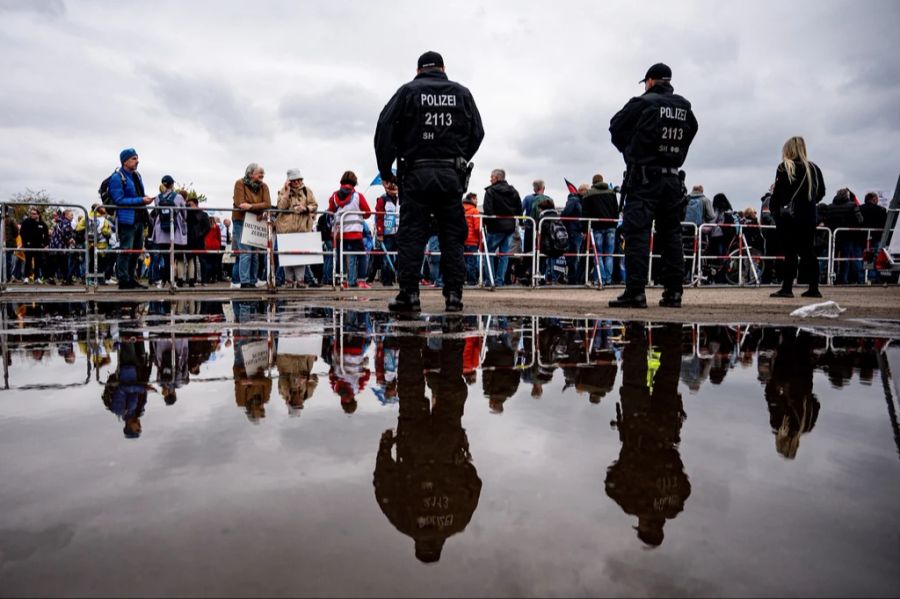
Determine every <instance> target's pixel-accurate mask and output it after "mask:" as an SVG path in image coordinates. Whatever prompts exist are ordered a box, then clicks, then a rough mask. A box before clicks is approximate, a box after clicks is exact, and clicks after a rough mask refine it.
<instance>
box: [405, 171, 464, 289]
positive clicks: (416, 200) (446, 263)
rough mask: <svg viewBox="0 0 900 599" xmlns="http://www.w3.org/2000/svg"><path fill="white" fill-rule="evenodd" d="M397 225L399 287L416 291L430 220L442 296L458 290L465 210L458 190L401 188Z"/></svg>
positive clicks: (461, 266) (460, 277) (462, 264)
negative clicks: (435, 239)
mask: <svg viewBox="0 0 900 599" xmlns="http://www.w3.org/2000/svg"><path fill="white" fill-rule="evenodd" d="M401 193H402V195H401V196H400V226H399V228H398V229H397V262H398V264H397V267H398V269H399V273H400V288H401V289H404V290H406V291H418V289H419V278H420V273H421V270H422V260H423V259H424V257H425V244H426V243H427V242H428V237H429V236H430V232H431V220H432V216H433V217H434V220H435V222H436V223H437V229H438V230H437V234H438V240H439V241H440V244H441V275H442V277H443V279H444V295H445V296H446V295H447V293H449V292H450V291H454V290H455V291H458V292H462V288H463V284H464V283H465V281H466V262H465V258H464V256H463V243H464V242H465V240H466V235H467V233H468V228H467V227H466V216H465V210H464V209H463V205H462V198H461V196H460V194H459V193H456V192H452V193H447V192H439V193H438V192H427V193H426V192H421V191H406V190H405V189H403V188H402V187H401Z"/></svg>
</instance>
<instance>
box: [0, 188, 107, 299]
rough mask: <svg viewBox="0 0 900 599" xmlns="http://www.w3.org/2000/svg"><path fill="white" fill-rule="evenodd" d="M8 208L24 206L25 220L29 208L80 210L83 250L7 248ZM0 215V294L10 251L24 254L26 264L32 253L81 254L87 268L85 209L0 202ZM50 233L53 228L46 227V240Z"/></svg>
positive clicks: (74, 206)
mask: <svg viewBox="0 0 900 599" xmlns="http://www.w3.org/2000/svg"><path fill="white" fill-rule="evenodd" d="M10 206H25V207H26V208H27V210H26V218H29V217H28V212H29V211H30V210H31V208H37V209H38V211H41V209H42V208H44V207H48V208H62V209H63V211H64V212H65V211H67V210H80V211H81V212H83V213H84V217H83V218H84V219H85V244H84V245H85V247H84V248H50V247H46V248H26V247H21V248H18V247H17V248H15V249H13V248H7V247H6V241H7V240H6V222H5V221H6V218H7V214H6V213H7V210H8V209H9V207H10ZM0 214H2V215H3V220H4V222H3V226H2V227H0V292H2V291H6V288H7V283H8V282H9V275H10V273H8V272H6V271H7V264H6V261H7V254H8V253H9V252H10V251H12V252H14V253H18V252H22V253H23V254H25V261H26V263H27V261H28V255H29V254H33V253H38V254H41V253H47V254H51V255H52V254H70V253H75V252H83V253H84V263H85V269H87V268H88V264H89V260H88V243H87V236H88V233H87V223H89V222H91V221H90V220H89V219H88V211H87V208H85V207H84V206H79V205H77V204H65V203H52V204H35V203H33V202H0ZM44 224H45V225H47V223H44ZM52 232H53V226H52V225H47V236H48V238H49V237H50V236H51V235H52ZM72 232H73V235H74V232H75V227H74V226H73V227H72ZM24 266H25V265H23V268H24ZM41 274H44V273H41ZM23 276H24V271H23ZM87 280H88V279H87V273H86V275H85V282H87ZM87 287H89V285H87V284H86V285H85V289H87Z"/></svg>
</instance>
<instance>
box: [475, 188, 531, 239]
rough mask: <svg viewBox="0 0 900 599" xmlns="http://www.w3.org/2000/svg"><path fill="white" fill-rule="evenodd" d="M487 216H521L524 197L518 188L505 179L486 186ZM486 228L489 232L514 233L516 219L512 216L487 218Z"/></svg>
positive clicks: (485, 209) (485, 205)
mask: <svg viewBox="0 0 900 599" xmlns="http://www.w3.org/2000/svg"><path fill="white" fill-rule="evenodd" d="M484 190H485V193H484V213H483V214H484V215H485V216H519V215H520V214H522V198H520V197H519V192H518V191H516V188H515V187H513V186H512V185H510V184H509V183H507V182H506V181H505V180H504V181H497V182H496V183H494V184H493V185H490V186H488V187H485V188H484ZM484 228H485V229H486V230H487V232H488V233H512V232H513V231H514V230H515V228H516V221H515V219H512V218H489V219H485V223H484Z"/></svg>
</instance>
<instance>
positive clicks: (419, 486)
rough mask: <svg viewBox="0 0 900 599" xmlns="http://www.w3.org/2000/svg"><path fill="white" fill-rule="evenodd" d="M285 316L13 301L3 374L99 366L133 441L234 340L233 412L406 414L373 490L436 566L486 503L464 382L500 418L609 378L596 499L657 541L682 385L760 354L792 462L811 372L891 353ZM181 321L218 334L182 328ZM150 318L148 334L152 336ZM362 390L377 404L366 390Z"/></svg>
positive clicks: (865, 344)
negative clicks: (550, 392)
mask: <svg viewBox="0 0 900 599" xmlns="http://www.w3.org/2000/svg"><path fill="white" fill-rule="evenodd" d="M226 309H230V311H231V312H232V313H233V324H229V325H228V326H227V328H226V327H223V326H222V325H221V324H216V323H221V322H226V321H229V320H231V318H230V317H227V316H226V311H227V310H226ZM283 309H285V306H284V305H283V304H279V303H266V302H262V301H233V302H231V303H229V304H223V303H222V302H212V301H210V302H206V301H189V300H184V301H172V302H150V303H143V304H132V305H129V304H116V305H111V304H99V303H98V304H96V305H95V304H84V303H72V304H37V303H30V304H6V305H5V311H4V316H5V318H6V323H5V325H6V330H7V333H8V334H7V335H5V336H4V337H3V342H4V354H5V359H6V361H5V369H4V372H5V373H6V374H7V375H8V372H9V370H10V367H11V366H12V365H13V364H14V358H15V360H18V361H29V360H30V361H32V362H45V361H47V362H49V361H50V360H51V358H49V357H48V356H52V355H53V354H54V352H55V353H56V354H58V355H59V356H60V357H61V358H62V359H63V361H64V362H65V363H74V362H76V361H77V356H78V355H82V356H85V357H86V358H87V359H86V360H85V361H86V363H87V364H88V378H89V379H90V374H91V369H92V368H93V370H94V372H95V378H96V379H97V380H98V381H100V382H101V383H102V384H103V391H102V400H103V404H104V406H105V407H106V408H107V409H108V410H109V411H110V412H112V413H113V414H115V415H116V416H117V417H118V419H119V420H120V421H121V422H122V423H123V433H124V435H125V437H127V438H136V437H139V436H140V435H141V432H142V428H141V417H142V415H143V414H144V411H145V410H146V409H147V404H148V397H152V395H154V394H156V395H159V396H160V397H161V398H162V400H163V403H164V404H165V405H173V404H175V403H176V402H177V401H178V399H179V395H182V394H184V389H185V388H186V387H187V386H188V385H190V384H192V383H197V382H199V381H208V380H214V381H224V380H227V378H228V377H227V376H226V377H224V378H221V377H220V378H209V377H206V378H204V377H203V376H201V367H202V366H203V365H204V364H206V363H207V362H209V361H211V360H215V359H222V358H224V357H225V354H226V350H227V349H228V348H229V347H231V348H232V349H233V365H232V369H231V377H230V378H231V379H232V382H233V385H234V400H235V404H236V406H237V407H238V408H239V409H240V410H241V411H242V412H243V413H244V414H245V415H246V417H247V419H248V420H249V421H250V422H252V423H260V422H261V421H262V420H263V419H264V418H266V416H267V414H266V408H267V406H268V405H269V401H270V399H271V396H272V393H273V390H275V389H277V393H278V395H279V396H280V398H281V400H282V401H283V402H284V404H285V407H286V412H287V414H289V415H290V416H299V415H300V414H301V413H302V410H303V409H304V406H305V404H306V402H307V401H308V400H310V399H311V398H312V397H313V396H314V394H315V392H316V390H317V389H319V388H320V382H324V379H325V377H326V376H327V385H328V387H329V388H330V390H331V391H332V392H333V393H334V395H335V396H337V399H338V402H337V403H339V404H340V408H341V409H342V410H343V412H345V413H346V414H347V415H351V414H353V413H354V412H356V411H357V408H358V406H359V404H360V402H361V401H367V400H368V399H373V400H374V402H375V403H377V404H380V405H382V406H388V405H391V404H399V410H398V422H397V427H396V429H392V430H388V431H385V432H384V434H383V435H382V438H381V442H380V445H379V449H378V454H377V460H376V466H375V472H374V490H375V498H376V500H377V502H378V504H379V507H380V508H381V510H382V511H383V512H384V514H385V516H386V517H387V518H388V520H389V521H390V522H391V523H392V524H393V525H394V526H395V527H396V528H397V529H398V530H399V531H400V532H402V533H403V534H405V535H407V536H409V537H411V538H412V540H413V542H414V546H415V554H416V556H417V558H418V559H420V560H422V561H425V562H430V561H436V560H438V559H439V558H440V555H441V551H442V548H443V546H444V543H445V541H446V540H447V539H448V538H449V537H450V536H452V535H453V534H456V533H458V532H460V531H462V530H463V529H464V528H465V527H466V525H467V524H468V522H469V521H470V519H471V517H472V514H473V513H474V511H475V509H476V507H477V504H478V499H479V496H480V491H481V480H480V479H479V477H478V475H477V472H476V470H475V466H474V464H473V462H472V456H471V453H470V450H469V444H468V438H467V436H466V432H465V429H463V427H462V416H463V409H464V405H465V402H466V399H467V396H468V394H469V388H478V387H479V385H478V383H479V381H478V377H479V374H478V371H479V370H480V371H481V375H480V376H481V381H480V383H481V384H480V392H479V393H476V394H475V395H476V397H481V398H483V399H482V400H481V401H486V404H487V405H486V406H484V404H482V405H483V406H484V407H486V408H487V409H489V410H490V411H491V412H493V413H496V414H500V413H502V412H504V410H507V409H510V405H509V400H510V399H511V398H513V397H514V396H515V395H516V394H517V393H519V391H520V389H522V390H527V392H528V393H529V394H530V396H531V397H533V398H535V399H537V398H541V397H542V396H543V395H544V393H545V388H546V387H547V385H549V384H550V383H551V382H552V381H554V379H556V382H557V383H558V382H560V375H561V383H562V390H563V392H565V391H567V390H570V389H572V390H574V392H575V393H576V394H577V395H579V396H582V397H585V398H586V399H587V400H588V402H589V403H590V404H599V403H601V402H602V401H604V398H607V396H610V395H612V394H613V391H614V388H615V385H616V381H617V380H619V381H620V383H619V394H618V397H617V398H614V399H612V400H610V399H606V400H605V401H615V419H614V420H613V422H612V423H611V424H612V426H613V428H614V429H615V430H616V431H617V433H618V435H619V440H620V443H621V447H620V451H619V455H618V458H617V459H616V460H615V461H614V462H613V463H612V464H611V465H610V466H609V467H608V470H607V474H606V479H605V490H606V493H607V495H608V496H609V498H610V499H611V500H613V501H614V502H615V503H616V504H618V505H619V506H620V508H621V509H622V511H624V512H625V513H626V514H628V515H629V516H632V517H636V518H637V526H636V527H635V529H636V531H637V536H638V538H639V539H640V540H641V541H642V542H644V543H645V544H647V545H649V546H656V545H659V544H661V543H662V542H663V539H664V526H665V524H666V522H667V521H668V520H671V519H673V518H675V517H676V516H677V515H678V514H679V513H680V512H681V511H682V510H683V509H684V507H685V503H686V502H687V500H688V498H689V497H690V495H691V483H690V480H689V477H688V474H687V473H686V469H685V465H684V464H683V462H682V459H681V455H680V448H679V445H680V440H681V429H682V425H683V422H684V421H685V419H686V418H687V414H686V413H685V410H684V405H683V401H682V396H681V393H679V382H680V383H683V384H684V388H685V389H686V390H687V391H688V392H690V393H695V392H697V391H698V390H699V389H700V388H701V386H703V385H704V384H705V383H709V384H711V385H713V386H716V385H721V384H722V383H723V382H724V380H725V379H726V377H727V376H728V373H729V372H730V371H731V370H732V369H736V368H740V369H748V368H753V366H754V362H755V366H756V378H757V380H758V382H759V384H760V386H761V387H762V392H761V395H762V397H763V398H764V399H765V401H766V405H767V408H768V415H769V424H770V427H771V431H772V435H773V437H774V445H775V450H776V451H777V452H778V454H779V455H781V456H782V457H784V458H786V459H794V458H796V457H797V455H798V451H799V446H800V441H801V438H802V436H803V435H805V434H807V433H810V432H811V431H812V430H813V429H814V427H815V425H816V422H817V420H818V417H819V411H820V404H819V400H818V398H817V397H816V394H815V393H814V392H813V374H814V371H815V370H820V371H822V372H824V373H825V375H826V376H827V378H828V380H829V382H830V383H831V385H833V386H835V387H842V386H844V385H846V384H847V382H848V381H849V380H850V379H851V378H852V377H853V376H854V374H856V375H857V376H858V377H859V380H860V381H861V382H862V383H864V384H871V383H872V381H873V379H874V376H875V373H876V371H878V370H879V369H880V365H879V353H880V350H881V349H882V348H883V346H884V344H885V343H886V341H885V340H883V339H874V338H862V337H845V338H841V337H824V336H819V335H816V334H813V333H811V332H807V331H803V330H798V329H797V328H795V327H759V326H720V325H710V326H698V325H693V326H690V325H685V326H682V325H679V324H666V325H643V324H638V323H626V324H623V323H617V322H611V321H603V320H588V319H580V320H579V319H559V318H528V317H508V318H505V317H499V318H498V317H490V316H475V315H468V316H459V317H456V318H455V319H444V318H438V319H437V320H434V321H431V320H429V318H425V319H423V320H420V321H416V322H398V321H396V320H392V319H390V318H389V317H388V316H387V315H384V314H379V313H370V312H361V311H347V312H336V311H334V310H332V309H328V308H313V307H301V308H299V311H297V312H283ZM91 314H99V316H101V318H96V319H94V324H93V325H92V326H88V325H84V326H75V327H71V326H70V327H68V328H63V327H58V326H54V325H53V323H54V322H58V318H63V319H67V322H70V321H71V319H76V321H78V319H77V317H85V316H88V315H91ZM279 319H283V320H289V321H292V322H293V321H297V320H300V319H307V320H313V321H318V322H320V323H321V324H322V325H323V326H321V327H317V328H316V330H317V332H321V333H322V334H321V341H320V337H319V335H318V334H317V335H315V336H313V337H307V338H306V339H307V341H306V342H302V341H299V342H298V338H297V337H296V336H292V335H284V334H280V333H279V330H278V327H277V326H273V324H277V322H278V320H279ZM84 320H85V321H87V319H84ZM78 322H80V321H78ZM179 322H190V323H197V322H207V323H210V326H193V327H182V328H179V327H178V326H175V325H177V323H179ZM332 325H333V326H332ZM147 326H150V327H151V330H152V333H146V332H144V329H145V328H146V327H147ZM309 339H313V340H314V341H313V342H312V343H311V342H309ZM754 356H756V360H755V361H754V359H753V358H754ZM53 359H55V358H53ZM320 360H321V362H320ZM101 370H102V371H103V372H104V374H105V375H106V376H105V379H104V378H103V377H101V376H100V371H101ZM326 370H327V375H326V374H325V372H326ZM620 370H621V374H622V376H621V378H619V377H618V375H619V371H620ZM276 373H277V377H276V376H275V375H276ZM373 375H374V376H373ZM320 377H321V380H320ZM276 379H277V384H276ZM8 384H9V379H8V376H7V385H8ZM323 387H324V385H323ZM273 388H274V389H273ZM367 389H368V390H370V391H371V392H372V395H371V396H369V395H368V394H366V395H365V396H364V393H365V392H366V390H367ZM192 391H193V389H192ZM366 398H367V399H366ZM335 407H337V406H335Z"/></svg>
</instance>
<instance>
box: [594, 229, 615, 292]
mask: <svg viewBox="0 0 900 599" xmlns="http://www.w3.org/2000/svg"><path fill="white" fill-rule="evenodd" d="M592 233H593V236H594V248H595V249H596V250H597V256H598V257H597V259H596V262H599V263H600V280H601V281H603V284H604V285H609V284H611V283H612V273H613V257H612V255H613V254H614V253H615V251H616V230H615V228H613V227H610V228H609V229H594V230H593V231H592ZM591 261H592V263H593V264H595V263H596V262H595V261H594V258H593V257H592V258H591ZM592 271H593V273H594V275H593V277H591V280H592V281H594V282H595V283H596V282H597V270H596V268H593V267H592Z"/></svg>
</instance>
